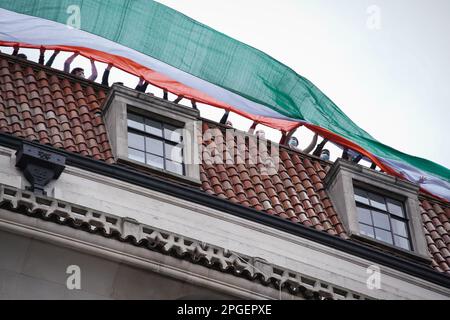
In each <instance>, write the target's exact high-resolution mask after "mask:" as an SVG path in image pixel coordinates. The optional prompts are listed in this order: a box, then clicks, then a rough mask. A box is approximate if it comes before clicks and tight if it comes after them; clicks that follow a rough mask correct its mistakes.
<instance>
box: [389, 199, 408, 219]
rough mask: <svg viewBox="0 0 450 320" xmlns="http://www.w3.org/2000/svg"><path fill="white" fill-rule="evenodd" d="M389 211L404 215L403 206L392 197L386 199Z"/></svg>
mask: <svg viewBox="0 0 450 320" xmlns="http://www.w3.org/2000/svg"><path fill="white" fill-rule="evenodd" d="M386 202H387V205H388V209H389V212H390V213H392V214H395V215H396V216H400V217H404V216H405V215H404V213H403V206H402V203H401V202H400V201H397V200H394V199H386Z"/></svg>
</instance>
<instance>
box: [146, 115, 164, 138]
mask: <svg viewBox="0 0 450 320" xmlns="http://www.w3.org/2000/svg"><path fill="white" fill-rule="evenodd" d="M162 130H163V125H162V123H161V122H157V121H154V120H151V119H145V131H146V132H148V133H150V134H154V135H155V136H158V137H162Z"/></svg>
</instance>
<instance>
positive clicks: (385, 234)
mask: <svg viewBox="0 0 450 320" xmlns="http://www.w3.org/2000/svg"><path fill="white" fill-rule="evenodd" d="M375 238H377V239H378V240H381V241H384V242H387V243H389V244H392V234H391V233H390V232H389V231H386V230H383V229H378V228H375Z"/></svg>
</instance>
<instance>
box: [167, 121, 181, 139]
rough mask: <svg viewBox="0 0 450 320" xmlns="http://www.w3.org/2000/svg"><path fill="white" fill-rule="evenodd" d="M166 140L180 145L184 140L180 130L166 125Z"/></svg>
mask: <svg viewBox="0 0 450 320" xmlns="http://www.w3.org/2000/svg"><path fill="white" fill-rule="evenodd" d="M164 138H165V139H167V140H170V141H173V142H176V143H180V142H181V140H182V139H181V138H182V137H181V132H180V128H176V127H174V126H171V125H165V126H164Z"/></svg>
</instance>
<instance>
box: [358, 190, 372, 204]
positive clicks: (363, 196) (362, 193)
mask: <svg viewBox="0 0 450 320" xmlns="http://www.w3.org/2000/svg"><path fill="white" fill-rule="evenodd" d="M355 200H356V201H357V202H361V203H364V204H369V198H368V196H367V192H365V191H364V190H361V189H359V188H355Z"/></svg>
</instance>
